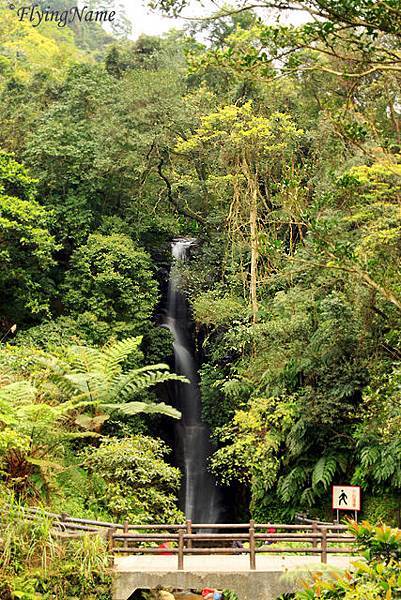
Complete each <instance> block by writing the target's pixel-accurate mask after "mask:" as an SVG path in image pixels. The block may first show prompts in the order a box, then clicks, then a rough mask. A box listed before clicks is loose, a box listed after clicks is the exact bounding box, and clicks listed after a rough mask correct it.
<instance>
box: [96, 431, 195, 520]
mask: <svg viewBox="0 0 401 600" xmlns="http://www.w3.org/2000/svg"><path fill="white" fill-rule="evenodd" d="M168 452H169V449H168V448H167V447H166V446H165V445H164V444H163V442H162V441H161V440H157V439H153V438H151V437H148V436H141V435H134V436H131V437H127V438H123V439H120V440H116V439H113V438H110V439H103V441H102V443H101V445H100V446H99V448H91V449H87V451H86V452H85V465H86V466H87V467H88V468H89V469H91V470H92V471H94V472H96V474H97V475H98V476H100V477H102V478H103V480H104V482H105V483H104V487H103V489H102V490H100V489H99V490H98V494H99V496H98V501H99V504H103V506H105V507H106V508H107V510H108V511H109V512H110V513H111V514H112V515H113V516H114V517H115V518H116V519H127V520H129V521H131V522H132V523H151V522H152V521H154V522H163V523H177V522H178V523H180V522H183V520H184V516H183V515H182V513H181V512H180V511H179V510H178V509H177V497H176V493H177V491H178V487H179V483H180V471H179V470H178V469H177V468H175V467H172V466H170V465H169V464H168V463H167V462H166V461H165V456H166V455H167V454H168Z"/></svg>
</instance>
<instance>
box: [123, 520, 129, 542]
mask: <svg viewBox="0 0 401 600" xmlns="http://www.w3.org/2000/svg"><path fill="white" fill-rule="evenodd" d="M123 531H124V533H128V521H124V530H123ZM124 548H128V540H124Z"/></svg>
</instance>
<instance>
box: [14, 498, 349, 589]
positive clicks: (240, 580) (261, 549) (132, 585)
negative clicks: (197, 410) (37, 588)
mask: <svg viewBox="0 0 401 600" xmlns="http://www.w3.org/2000/svg"><path fill="white" fill-rule="evenodd" d="M24 512H25V514H26V518H30V519H34V518H35V517H36V515H37V513H39V514H41V515H43V514H46V515H47V516H48V517H49V518H51V519H52V520H53V527H54V528H57V529H59V530H61V531H62V532H63V533H64V534H66V535H69V534H72V535H79V534H80V533H88V532H90V533H92V534H99V535H102V536H103V537H106V538H107V540H108V551H109V554H110V557H111V561H112V568H113V600H129V598H130V597H131V595H132V594H133V593H134V592H135V591H136V590H137V589H145V590H146V589H157V588H162V589H172V590H175V591H179V590H201V589H202V588H204V587H211V588H216V589H229V590H232V591H234V592H236V593H237V595H238V597H239V600H275V599H276V598H277V596H279V595H280V594H283V593H284V592H291V591H294V590H295V589H299V584H300V580H302V579H305V578H306V577H308V575H309V574H310V573H311V572H313V571H316V570H321V569H322V563H323V565H326V564H327V563H329V565H328V566H332V567H333V568H340V569H345V568H347V567H348V566H349V563H350V559H351V555H352V554H353V548H352V547H351V544H352V542H353V541H354V537H353V536H352V535H350V534H349V533H348V532H347V528H346V526H344V525H339V524H337V523H319V522H316V521H310V522H308V523H300V524H282V523H281V524H280V523H279V524H271V523H262V524H256V523H255V522H254V521H250V522H249V523H240V524H238V523H234V524H233V523H231V524H193V523H192V522H191V521H189V520H188V521H186V522H185V523H181V524H175V525H172V524H130V523H128V522H127V521H125V522H124V523H107V522H102V521H92V520H87V519H75V518H73V517H70V516H69V515H66V514H61V515H57V514H54V513H44V512H43V511H38V510H37V509H29V508H27V509H25V510H24ZM294 542H296V544H294ZM341 555H343V556H341Z"/></svg>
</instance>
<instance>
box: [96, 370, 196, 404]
mask: <svg viewBox="0 0 401 600" xmlns="http://www.w3.org/2000/svg"><path fill="white" fill-rule="evenodd" d="M166 381H181V382H182V383H188V380H187V379H186V378H185V377H183V376H181V375H176V374H175V373H169V372H166V371H154V372H152V371H147V370H145V371H144V372H142V373H138V370H135V371H129V372H128V373H124V374H122V375H121V376H120V377H118V378H117V380H116V381H114V382H113V384H112V386H111V387H110V388H109V390H108V394H107V395H108V397H109V399H110V400H111V401H112V402H113V401H114V402H120V401H121V400H126V401H127V400H129V399H130V398H132V397H133V396H134V395H135V394H137V393H138V392H141V391H143V390H146V389H148V388H150V387H153V386H155V385H157V384H159V383H165V382H166Z"/></svg>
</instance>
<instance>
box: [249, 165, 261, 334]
mask: <svg viewBox="0 0 401 600" xmlns="http://www.w3.org/2000/svg"><path fill="white" fill-rule="evenodd" d="M255 179H257V178H256V176H255ZM250 191H251V195H250V199H249V200H250V209H249V225H250V233H251V290H250V291H251V305H252V321H253V323H256V322H257V320H258V310H259V306H258V292H257V282H258V261H259V246H258V190H257V180H256V181H253V185H252V188H251V190H250Z"/></svg>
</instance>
